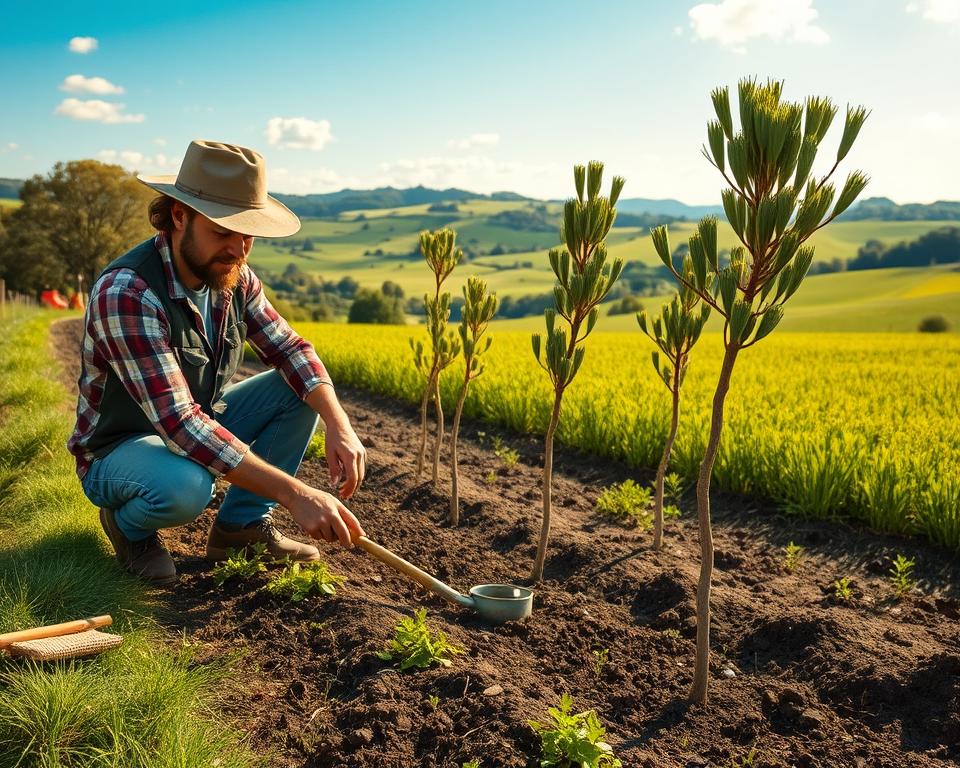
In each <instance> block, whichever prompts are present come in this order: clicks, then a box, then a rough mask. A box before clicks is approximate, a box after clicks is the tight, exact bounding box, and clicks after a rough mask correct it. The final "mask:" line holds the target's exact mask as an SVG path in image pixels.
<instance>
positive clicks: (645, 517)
mask: <svg viewBox="0 0 960 768" xmlns="http://www.w3.org/2000/svg"><path fill="white" fill-rule="evenodd" d="M649 506H650V489H649V488H644V487H643V486H642V485H637V484H636V483H635V482H634V481H633V480H624V481H623V482H622V483H620V484H614V485H611V486H610V487H609V488H604V489H603V493H601V494H600V498H598V499H597V505H596V509H597V511H598V512H602V513H603V514H605V515H611V516H612V517H616V518H618V519H621V520H633V521H634V522H635V523H636V525H637V526H638V527H639V528H641V529H642V530H646V529H647V528H649V527H650V526H651V525H652V524H653V516H652V515H651V514H650V511H649V509H648V507H649Z"/></svg>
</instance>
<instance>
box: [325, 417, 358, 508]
mask: <svg viewBox="0 0 960 768" xmlns="http://www.w3.org/2000/svg"><path fill="white" fill-rule="evenodd" d="M325 443H326V454H327V467H328V468H329V469H330V482H331V483H333V484H334V485H336V486H339V491H340V497H341V498H344V499H349V498H350V497H351V496H353V493H354V491H356V490H357V488H359V487H360V484H361V483H362V482H363V477H364V475H365V474H366V473H367V451H366V449H365V448H364V447H363V443H361V442H360V438H359V437H357V433H356V432H354V431H353V427H351V426H350V422H349V421H347V420H346V419H345V418H344V419H335V420H331V423H330V424H328V425H327V434H326V439H325Z"/></svg>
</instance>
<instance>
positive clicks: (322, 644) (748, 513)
mask: <svg viewBox="0 0 960 768" xmlns="http://www.w3.org/2000/svg"><path fill="white" fill-rule="evenodd" d="M54 328H55V333H54V336H55V343H56V345H57V348H58V349H59V350H60V354H61V357H62V359H63V360H64V363H65V365H66V364H69V363H70V357H71V354H72V353H73V351H75V349H76V346H75V345H76V339H77V334H78V333H79V323H76V322H73V323H69V322H68V323H60V324H58V325H56V326H55V327H54ZM71 334H72V335H71ZM74 373H75V366H74V372H70V373H67V374H66V377H65V381H66V383H67V384H68V385H70V384H72V383H73V382H75V381H76V375H74ZM246 373H247V374H249V373H250V371H247V372H246ZM74 391H75V390H74ZM339 395H340V398H341V401H342V402H343V403H344V407H345V408H346V410H347V412H348V413H349V414H350V416H351V418H352V420H353V423H354V426H355V427H356V429H357V432H358V434H359V435H360V437H361V439H362V440H363V442H364V444H365V445H366V446H367V448H368V460H367V464H368V475H367V479H366V482H365V483H364V485H363V487H362V488H361V490H360V491H359V492H358V493H357V494H356V496H355V497H354V498H353V499H351V500H350V502H349V506H350V507H351V508H352V509H353V511H354V512H355V513H356V514H357V515H358V516H359V517H360V519H361V520H362V522H363V524H364V526H365V528H366V530H367V532H368V534H369V535H370V536H371V538H373V539H374V540H375V541H378V542H380V543H382V544H383V545H385V546H387V547H390V548H391V549H393V550H395V551H396V552H398V553H399V554H401V555H402V556H404V557H405V558H407V559H408V560H410V561H412V562H414V563H417V564H418V565H420V566H421V567H423V568H424V569H426V570H428V571H430V572H432V573H434V574H435V575H436V576H438V577H439V578H441V579H444V580H446V581H448V582H449V583H451V584H452V585H453V586H455V587H458V588H460V589H462V590H465V589H466V588H467V587H469V586H470V585H472V584H476V583H482V582H490V581H504V582H515V583H516V582H518V581H520V580H522V579H523V578H524V577H525V576H526V575H527V573H528V572H529V570H530V567H531V564H532V559H533V556H534V550H535V546H536V537H537V532H538V527H539V491H538V488H539V481H540V472H541V470H540V466H539V464H540V462H539V459H540V452H541V451H542V444H541V441H540V440H539V439H537V438H531V437H526V436H517V435H510V434H506V433H504V434H503V435H502V436H503V439H504V441H505V443H506V444H508V445H510V446H512V447H514V448H516V449H517V450H518V451H519V453H520V457H521V459H520V462H519V463H518V464H517V465H516V466H515V467H513V468H506V467H505V466H504V465H503V462H502V461H501V460H500V459H499V458H498V457H497V456H495V455H494V453H493V451H492V450H491V448H490V446H489V444H488V441H489V438H486V440H484V439H483V438H482V437H481V435H480V434H479V432H480V431H481V430H482V431H483V432H485V433H487V434H488V435H489V434H491V428H490V427H489V426H488V425H482V424H469V423H465V424H464V425H463V427H462V428H461V449H460V453H461V456H462V466H461V490H460V494H461V499H462V501H463V504H464V508H463V510H462V512H461V519H462V525H461V526H460V527H459V528H457V529H452V528H450V527H449V526H448V525H447V523H446V518H447V514H448V504H449V502H448V497H447V495H446V494H447V491H448V487H447V485H448V473H447V472H446V471H443V472H442V473H441V474H442V477H443V484H442V486H441V488H439V489H437V490H434V489H433V488H432V487H431V486H430V483H429V481H428V480H427V479H426V477H425V478H424V479H423V480H418V479H417V478H416V476H415V459H416V456H415V450H416V443H417V439H416V438H417V427H418V415H417V414H416V413H415V412H414V410H413V409H410V408H407V407H405V406H401V405H397V404H396V403H394V402H392V401H388V400H385V399H383V398H379V397H376V396H372V395H369V394H366V393H363V392H359V391H352V390H345V389H341V390H339ZM554 472H555V498H556V500H557V504H556V511H555V517H556V518H557V520H556V523H555V525H554V531H553V535H552V542H553V543H552V545H551V548H550V553H549V559H548V561H547V567H546V579H545V581H544V583H543V584H542V585H541V586H539V587H538V589H537V591H536V597H535V613H534V615H533V616H532V617H531V618H530V619H529V620H527V621H525V622H522V623H516V624H508V625H504V626H496V627H494V626H486V625H484V624H483V623H481V622H480V621H479V620H478V619H477V618H476V617H474V616H472V615H470V614H469V613H467V612H465V611H463V610H461V609H459V608H456V607H452V606H450V605H448V604H446V603H444V602H442V601H440V600H439V599H438V598H435V597H433V596H431V595H429V594H427V593H426V592H424V591H423V590H422V589H421V588H420V587H419V586H417V585H415V584H412V583H410V582H409V581H406V580H405V579H403V578H402V577H401V576H399V575H397V574H395V573H394V572H392V571H390V570H388V569H386V568H385V567H384V566H382V565H380V564H379V563H378V562H377V561H375V560H373V559H372V558H370V557H368V556H366V555H365V554H363V553H362V552H360V551H344V550H342V549H340V548H339V547H332V546H323V554H324V557H325V558H326V559H327V561H328V563H329V564H330V566H331V568H332V570H334V571H335V572H337V573H340V574H342V575H344V576H346V577H347V579H348V581H347V583H346V584H345V585H344V586H343V587H342V588H341V589H339V590H338V592H337V594H336V595H335V596H333V597H328V598H312V599H309V600H307V601H304V602H302V603H298V604H285V603H283V602H282V601H280V600H278V599H277V598H274V597H272V596H270V595H269V594H268V593H266V592H265V591H263V590H262V589H260V587H262V586H263V584H264V583H265V581H266V578H267V576H266V575H261V576H258V577H256V578H254V579H253V580H251V581H250V582H247V583H243V584H237V583H232V582H227V584H225V585H224V586H223V587H217V586H216V584H215V582H214V580H213V578H212V577H211V575H210V572H209V569H208V565H207V563H206V562H205V561H204V560H203V559H202V555H203V550H204V537H205V535H206V530H207V527H208V526H209V524H210V522H211V521H212V519H213V517H214V515H215V510H216V507H217V505H218V503H219V500H220V499H221V498H222V492H223V489H222V488H221V489H220V492H219V493H218V494H217V496H216V497H215V499H214V501H213V503H212V504H211V508H210V509H209V510H207V511H206V512H205V513H204V515H203V516H202V517H201V518H200V519H198V520H197V521H196V522H195V523H193V524H191V525H189V526H186V527H184V528H179V529H174V530H170V531H167V532H165V540H166V542H167V544H168V546H170V548H171V550H172V552H173V554H174V558H175V559H176V560H177V564H178V567H179V570H180V572H181V573H182V578H181V580H180V582H179V583H178V584H177V586H176V587H175V588H174V589H173V590H171V591H170V592H169V593H166V595H165V596H164V597H162V600H163V614H162V619H163V621H164V622H165V623H166V625H167V626H169V627H170V629H171V630H174V631H176V632H177V633H180V632H185V633H186V636H187V637H188V638H189V640H190V642H191V643H192V644H193V645H194V646H195V647H196V648H197V649H198V663H204V662H206V661H210V660H213V659H217V658H220V657H223V656H225V655H229V654H234V653H235V652H236V651H237V650H238V649H240V650H242V651H243V652H244V653H243V654H242V655H241V656H240V658H239V659H237V660H236V661H235V662H234V663H235V665H236V668H237V670H238V673H239V674H238V676H239V678H240V679H241V680H242V681H243V684H244V686H245V691H246V693H245V695H244V696H243V697H242V698H241V699H240V700H236V701H234V702H233V703H232V705H231V707H230V710H231V711H230V714H231V715H232V716H233V717H234V718H235V720H236V722H237V723H238V724H239V726H240V727H241V728H243V729H244V730H246V731H247V732H248V733H249V735H250V740H251V743H252V745H253V746H254V747H255V748H256V749H258V750H261V751H262V752H264V753H265V754H266V753H269V754H271V755H272V756H273V757H272V759H271V764H275V765H283V766H313V767H316V768H321V767H326V766H331V767H332V766H338V767H341V768H374V767H377V768H397V767H399V766H426V767H427V768H440V767H441V766H442V767H443V768H448V767H449V766H457V767H459V766H461V765H462V763H463V762H466V761H468V760H471V759H479V760H481V761H482V762H481V765H483V766H484V767H485V768H493V767H497V768H501V767H502V768H510V767H514V766H516V767H517V768H520V767H532V766H537V765H539V761H538V756H539V740H538V738H537V737H536V736H535V734H534V733H533V731H532V730H531V728H530V727H529V725H528V720H530V719H535V720H540V721H542V720H543V719H544V718H545V717H546V709H547V707H548V706H552V705H555V704H556V703H557V701H558V699H559V697H560V695H561V694H562V693H564V692H567V693H570V694H571V695H572V696H573V698H574V701H575V706H576V708H577V710H580V709H594V710H596V711H597V713H598V715H599V716H600V719H601V720H602V722H603V723H604V724H605V726H606V727H607V729H608V740H609V742H610V743H611V744H612V745H613V746H614V748H615V749H616V751H617V754H618V756H619V757H620V758H621V759H622V760H623V763H624V765H625V766H650V767H651V768H652V767H653V766H656V767H657V768H660V767H661V766H690V767H691V768H692V767H693V766H710V765H712V766H728V765H730V763H731V761H732V760H737V761H742V760H743V759H744V758H746V756H747V755H748V754H749V753H750V750H751V749H754V750H755V756H754V761H753V765H754V766H764V767H765V768H781V767H782V768H786V767H787V766H823V767H824V768H832V767H834V766H844V767H846V766H851V767H854V768H888V767H889V768H901V767H902V766H917V767H918V768H919V766H924V767H928V766H947V765H956V764H957V763H958V762H960V602H958V600H957V591H956V590H957V584H958V583H960V578H958V577H960V566H958V564H957V562H956V561H955V559H954V558H953V557H951V555H950V554H948V553H945V552H943V551H941V550H938V549H936V548H934V547H932V546H930V545H927V544H925V543H923V542H919V541H908V540H898V539H894V538H891V537H884V536H878V535H874V534H871V533H868V532H864V531H859V530H853V529H850V528H847V527H845V526H840V525H836V524H832V523H823V522H811V521H803V520H798V519H794V518H789V517H784V516H781V515H778V514H776V513H774V512H773V511H771V510H767V509H764V508H763V506H762V505H761V504H759V503H753V502H751V501H749V500H743V499H735V498H724V497H718V498H717V500H716V504H715V506H714V513H715V538H716V546H717V558H716V563H717V569H716V571H715V589H714V623H715V626H714V627H713V630H712V633H711V634H712V639H713V654H712V666H711V677H712V679H711V683H710V685H711V689H710V694H711V698H710V702H709V704H708V705H707V706H706V707H688V705H687V704H686V703H685V701H684V699H685V696H686V693H687V690H688V688H689V686H690V683H691V679H692V664H693V653H694V640H693V638H694V636H695V632H696V622H695V614H694V593H695V585H696V579H697V575H698V569H699V565H698V563H699V547H698V543H697V536H696V520H695V515H694V514H693V510H694V507H695V500H694V499H693V498H692V496H688V498H686V499H685V500H684V503H683V504H682V505H681V506H682V509H683V512H684V514H683V516H682V517H681V519H679V520H677V521H670V522H669V523H668V525H667V531H666V538H665V547H664V550H663V551H662V552H660V553H654V552H653V551H652V550H651V549H650V544H651V539H652V537H651V534H650V533H649V532H643V531H639V530H637V529H634V528H629V527H625V526H623V525H621V524H619V523H616V522H611V521H608V520H606V519H601V518H599V517H598V516H597V515H596V514H595V513H594V511H593V502H594V500H595V499H596V496H597V493H598V492H599V490H600V489H601V488H603V487H604V486H606V485H609V484H611V483H614V482H622V481H623V480H625V479H627V478H630V477H633V478H635V479H637V480H639V481H643V482H646V481H649V479H650V477H649V476H648V474H649V473H646V472H642V471H641V472H637V471H635V470H631V469H629V468H627V467H625V466H622V465H617V464H615V463H612V462H610V461H609V460H606V459H604V460H597V459H592V458H590V457H588V456H584V455H583V454H580V453H575V452H570V451H565V450H562V449H561V450H559V451H558V452H557V458H556V464H555V470H554ZM491 473H493V475H492V476H495V477H496V480H495V481H493V482H490V483H488V482H487V481H486V478H488V477H490V476H491ZM426 474H428V473H425V475H426ZM299 476H300V477H301V478H302V479H303V480H305V481H306V482H308V483H311V484H313V485H316V486H317V487H320V488H327V487H328V483H327V469H326V466H325V464H324V463H322V462H316V461H308V462H305V463H304V465H303V466H302V467H301V470H300V473H299ZM276 517H277V520H278V521H279V523H280V524H281V526H282V527H283V528H284V529H285V530H286V531H288V532H289V533H291V534H292V533H294V532H295V530H294V529H295V526H294V524H293V523H292V521H290V519H289V517H288V516H287V513H286V511H285V510H283V509H282V508H281V509H278V511H277V515H276ZM790 541H795V542H797V543H798V544H801V545H803V546H804V547H805V557H804V559H803V564H802V566H801V568H799V569H798V570H796V571H795V572H793V573H788V572H786V570H785V569H784V567H783V560H784V558H783V549H784V547H785V546H786V544H787V543H788V542H790ZM896 552H903V553H904V554H906V555H907V556H908V557H915V558H916V560H917V569H916V570H917V574H918V576H919V577H921V578H922V579H923V584H922V586H923V592H924V593H925V595H922V594H920V593H917V594H915V595H912V596H909V597H907V598H905V599H904V600H899V601H898V600H895V599H894V598H893V596H892V595H893V593H892V589H891V587H890V585H889V584H888V583H887V582H886V581H885V570H886V568H887V567H888V566H887V561H888V559H889V558H890V557H891V556H892V555H893V554H895V553H896ZM841 576H848V577H850V578H851V580H852V582H853V583H854V585H855V590H854V598H853V599H852V600H851V601H849V602H840V601H836V600H834V599H833V598H832V597H831V590H830V585H831V584H832V583H833V581H834V580H835V579H837V578H839V577H841ZM419 606H425V607H426V608H427V609H428V613H429V621H430V623H431V624H432V625H433V626H435V627H437V628H439V629H442V630H443V631H444V632H445V633H446V634H447V636H448V638H449V639H450V641H451V642H453V643H454V644H456V645H459V646H460V647H462V648H463V649H464V650H465V653H464V654H463V655H462V656H457V657H455V659H454V661H453V665H452V666H451V667H450V668H435V669H431V670H427V671H415V672H405V673H402V674H401V673H399V672H397V671H395V670H394V669H393V668H392V667H391V666H390V664H389V663H388V662H385V661H382V660H381V659H379V658H378V656H377V652H378V651H379V650H381V649H382V648H383V647H384V646H385V645H386V643H387V641H388V639H389V637H390V636H391V635H392V631H393V627H394V625H395V624H396V622H397V620H398V619H399V618H400V617H401V616H405V615H410V614H411V613H412V611H413V610H414V609H415V608H417V607H419ZM603 649H608V657H607V662H606V663H605V664H604V665H603V666H602V667H601V668H599V669H597V666H596V665H595V663H594V661H595V659H594V655H593V652H594V651H600V650H603ZM431 697H436V698H435V699H433V700H431ZM737 764H740V763H739V762H738V763H737Z"/></svg>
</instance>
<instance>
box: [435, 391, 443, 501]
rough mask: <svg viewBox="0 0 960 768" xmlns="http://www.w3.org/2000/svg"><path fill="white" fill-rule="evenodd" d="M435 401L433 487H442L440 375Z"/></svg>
mask: <svg viewBox="0 0 960 768" xmlns="http://www.w3.org/2000/svg"><path fill="white" fill-rule="evenodd" d="M433 400H434V403H435V405H436V406H437V439H436V441H435V442H434V443H433V487H434V489H436V488H437V487H438V486H439V485H440V444H441V443H442V442H443V402H442V401H441V399H440V375H439V373H438V374H437V378H436V380H435V381H434V385H433Z"/></svg>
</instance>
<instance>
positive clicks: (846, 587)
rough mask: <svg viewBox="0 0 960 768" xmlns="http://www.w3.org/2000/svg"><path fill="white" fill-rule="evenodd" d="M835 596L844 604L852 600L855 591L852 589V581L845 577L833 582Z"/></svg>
mask: <svg viewBox="0 0 960 768" xmlns="http://www.w3.org/2000/svg"><path fill="white" fill-rule="evenodd" d="M833 596H834V597H835V598H837V600H842V601H843V602H847V601H848V600H850V598H851V597H853V591H852V590H851V589H850V579H848V578H847V577H846V576H843V577H842V578H839V579H837V580H836V581H835V582H833Z"/></svg>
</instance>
